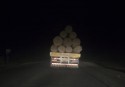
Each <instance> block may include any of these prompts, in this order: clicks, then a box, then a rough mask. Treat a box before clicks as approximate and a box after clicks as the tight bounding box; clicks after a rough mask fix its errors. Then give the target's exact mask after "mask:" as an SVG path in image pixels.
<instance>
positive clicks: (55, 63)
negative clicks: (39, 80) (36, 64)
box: [50, 52, 81, 68]
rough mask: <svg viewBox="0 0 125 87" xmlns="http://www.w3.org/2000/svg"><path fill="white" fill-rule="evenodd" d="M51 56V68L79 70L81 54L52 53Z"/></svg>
mask: <svg viewBox="0 0 125 87" xmlns="http://www.w3.org/2000/svg"><path fill="white" fill-rule="evenodd" d="M50 56H51V62H50V64H51V65H50V66H51V67H70V68H78V67H79V58H80V57H81V54H78V53H59V52H50Z"/></svg>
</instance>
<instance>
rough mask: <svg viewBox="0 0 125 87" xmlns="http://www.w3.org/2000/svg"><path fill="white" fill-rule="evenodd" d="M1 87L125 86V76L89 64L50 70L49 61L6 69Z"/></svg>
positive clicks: (0, 83) (0, 77) (2, 73)
mask: <svg viewBox="0 0 125 87" xmlns="http://www.w3.org/2000/svg"><path fill="white" fill-rule="evenodd" d="M0 87H125V73H122V72H118V71H114V70H110V69H106V68H103V67H101V66H98V65H96V64H93V63H89V62H80V67H79V68H78V69H75V68H70V69H68V68H50V67H49V63H48V62H47V61H46V62H45V61H44V62H39V63H29V64H23V65H17V66H13V67H11V66H10V67H9V68H4V69H2V70H1V71H0Z"/></svg>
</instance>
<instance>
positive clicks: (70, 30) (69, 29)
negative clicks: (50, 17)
mask: <svg viewBox="0 0 125 87" xmlns="http://www.w3.org/2000/svg"><path fill="white" fill-rule="evenodd" d="M65 31H66V32H67V33H70V32H72V26H70V25H68V26H66V27H65Z"/></svg>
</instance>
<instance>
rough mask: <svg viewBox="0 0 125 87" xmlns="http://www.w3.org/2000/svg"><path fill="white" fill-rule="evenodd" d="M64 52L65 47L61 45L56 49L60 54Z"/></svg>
mask: <svg viewBox="0 0 125 87" xmlns="http://www.w3.org/2000/svg"><path fill="white" fill-rule="evenodd" d="M65 50H66V48H65V46H63V45H61V46H59V47H58V51H59V52H60V53H64V52H65Z"/></svg>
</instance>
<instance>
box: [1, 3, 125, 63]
mask: <svg viewBox="0 0 125 87" xmlns="http://www.w3.org/2000/svg"><path fill="white" fill-rule="evenodd" d="M7 8H8V9H7V10H6V12H7V14H6V15H4V16H3V18H2V19H3V26H4V27H3V28H1V30H0V39H1V42H0V55H1V56H3V55H4V50H5V49H6V48H11V49H12V57H11V61H14V62H17V60H23V59H24V60H25V59H26V60H28V61H32V60H33V61H34V60H35V61H39V60H44V59H49V58H50V57H49V52H50V46H51V43H52V39H53V37H55V35H57V34H58V33H59V32H60V31H61V30H63V29H64V27H65V26H66V25H72V26H73V28H74V31H76V33H77V34H78V36H79V38H80V39H81V41H82V46H83V51H82V58H81V60H83V61H84V59H88V60H92V61H94V60H99V61H110V62H115V63H119V64H121V63H124V62H125V56H124V52H125V51H124V49H125V46H124V44H125V40H124V19H125V18H124V8H123V5H122V3H120V4H119V3H115V2H113V3H112V2H85V1H84V2H80V1H77V2H75V1H70V2H69V1H67V2H64V1H51V2H42V1H41V2H18V1H17V2H12V1H11V2H8V4H7ZM1 58H2V57H1Z"/></svg>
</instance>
